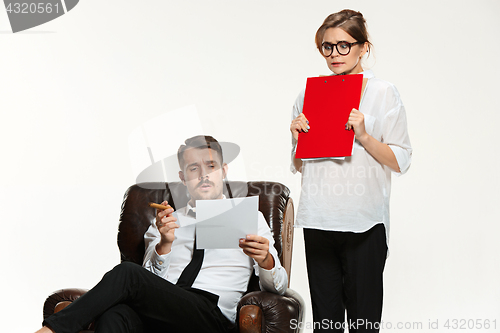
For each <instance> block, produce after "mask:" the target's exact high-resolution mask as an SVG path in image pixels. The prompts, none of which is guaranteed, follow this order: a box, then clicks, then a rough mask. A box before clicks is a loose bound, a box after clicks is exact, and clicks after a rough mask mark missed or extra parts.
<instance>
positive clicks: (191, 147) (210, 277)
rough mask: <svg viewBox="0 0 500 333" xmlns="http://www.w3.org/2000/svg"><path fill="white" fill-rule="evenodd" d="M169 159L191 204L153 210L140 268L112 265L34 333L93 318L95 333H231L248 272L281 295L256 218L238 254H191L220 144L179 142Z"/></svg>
mask: <svg viewBox="0 0 500 333" xmlns="http://www.w3.org/2000/svg"><path fill="white" fill-rule="evenodd" d="M177 157H178V160H179V165H180V167H181V171H180V172H179V177H180V179H181V180H182V182H183V184H184V185H185V186H186V187H187V191H188V193H189V195H190V197H191V199H190V201H189V203H188V205H187V207H184V208H181V209H178V210H177V211H176V212H175V213H174V211H173V209H172V208H168V209H165V210H162V211H158V212H157V217H156V221H155V223H154V224H152V225H151V226H150V228H149V229H148V231H147V232H146V234H145V235H144V238H145V243H146V254H145V257H144V264H143V266H144V268H145V269H144V268H142V267H140V266H138V265H135V264H133V263H128V262H124V263H121V264H119V265H118V266H116V267H115V268H114V269H113V270H111V271H110V272H108V273H107V274H106V275H104V277H103V279H102V280H101V282H99V283H98V284H97V285H96V286H95V287H94V288H92V289H91V290H90V291H89V292H87V293H86V294H85V295H83V296H82V297H80V298H79V299H78V300H76V301H75V302H73V303H72V304H71V305H69V306H68V307H67V308H65V309H64V310H62V311H60V312H58V313H56V314H54V315H52V316H51V317H49V318H48V319H47V320H45V321H44V323H43V325H44V327H43V328H42V329H40V330H39V331H37V333H38V332H40V333H41V332H47V333H48V332H51V331H53V332H56V333H66V332H68V333H70V332H75V333H76V332H79V331H80V330H82V329H83V328H84V327H85V326H86V325H88V323H90V322H91V321H93V320H95V319H96V318H97V322H96V332H104V333H113V332H147V333H149V332H162V333H164V332H233V331H235V330H236V324H235V318H236V306H237V304H238V301H239V299H240V298H241V296H242V295H243V293H244V292H245V291H246V288H247V285H248V281H249V278H250V276H251V273H252V268H255V270H256V274H257V275H259V277H260V283H261V286H262V288H263V289H264V290H267V291H270V292H274V293H278V294H284V293H285V291H286V286H287V284H288V277H287V275H286V272H285V270H284V268H283V267H282V266H281V264H280V262H279V260H278V256H277V252H276V250H275V248H274V246H273V244H274V241H273V238H272V236H271V232H270V230H269V227H268V225H267V223H266V221H265V219H264V217H263V216H262V214H260V213H259V220H258V234H257V235H247V237H246V238H245V239H240V248H241V249H207V250H204V251H201V250H197V249H195V247H194V245H195V240H194V237H195V224H194V223H193V222H194V220H193V218H194V217H192V215H194V214H195V211H196V200H208V199H224V195H223V181H224V178H225V177H226V174H227V170H228V166H227V164H226V163H224V160H223V154H222V148H221V146H220V144H219V143H218V142H217V140H215V139H214V138H212V137H210V136H196V137H193V138H190V139H187V140H186V141H185V145H182V146H181V147H180V148H179V150H178V153H177ZM162 204H163V205H165V206H166V205H168V202H166V201H164V202H163V203H162ZM178 220H182V221H183V223H182V225H183V227H182V228H181V227H179V224H178V223H176V222H177V221H178ZM190 220H191V221H190ZM186 222H187V223H186ZM189 222H191V223H189ZM235 223H237V222H235Z"/></svg>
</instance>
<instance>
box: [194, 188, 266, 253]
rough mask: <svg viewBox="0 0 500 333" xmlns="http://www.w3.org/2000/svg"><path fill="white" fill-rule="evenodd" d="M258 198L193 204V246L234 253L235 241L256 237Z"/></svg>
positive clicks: (237, 244)
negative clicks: (251, 236)
mask: <svg viewBox="0 0 500 333" xmlns="http://www.w3.org/2000/svg"><path fill="white" fill-rule="evenodd" d="M258 209H259V197H258V196H254V197H245V198H234V199H224V200H197V201H196V246H197V248H199V249H237V248H239V239H240V238H245V237H246V235H249V234H257V231H258V230H257V229H258V225H257V224H258V223H257V221H258Z"/></svg>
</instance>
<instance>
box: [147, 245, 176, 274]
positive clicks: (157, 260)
mask: <svg viewBox="0 0 500 333" xmlns="http://www.w3.org/2000/svg"><path fill="white" fill-rule="evenodd" d="M170 253H171V252H169V253H167V254H162V255H160V254H158V252H156V247H155V249H154V252H153V254H152V255H151V264H152V266H153V269H154V270H155V273H157V274H158V273H159V272H162V271H164V270H166V269H167V268H168V266H170Z"/></svg>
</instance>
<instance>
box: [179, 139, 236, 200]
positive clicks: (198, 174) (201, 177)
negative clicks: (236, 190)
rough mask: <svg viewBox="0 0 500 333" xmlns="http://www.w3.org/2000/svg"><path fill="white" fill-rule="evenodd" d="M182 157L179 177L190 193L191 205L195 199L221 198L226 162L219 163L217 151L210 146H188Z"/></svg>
mask: <svg viewBox="0 0 500 333" xmlns="http://www.w3.org/2000/svg"><path fill="white" fill-rule="evenodd" d="M183 157H184V167H183V170H182V171H179V177H180V179H181V180H182V182H183V183H184V185H186V186H187V190H188V192H189V194H190V195H191V201H190V203H191V205H192V206H194V205H195V204H196V200H209V199H222V190H223V180H224V178H225V177H226V173H227V164H225V163H224V165H221V163H220V156H219V153H218V152H217V151H215V150H212V149H210V148H203V149H198V148H189V149H187V150H186V151H185V152H184V156H183Z"/></svg>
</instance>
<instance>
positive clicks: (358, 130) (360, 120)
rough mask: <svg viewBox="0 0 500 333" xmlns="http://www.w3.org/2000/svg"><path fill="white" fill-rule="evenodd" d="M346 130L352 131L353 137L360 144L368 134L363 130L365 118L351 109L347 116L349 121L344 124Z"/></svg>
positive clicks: (357, 111)
mask: <svg viewBox="0 0 500 333" xmlns="http://www.w3.org/2000/svg"><path fill="white" fill-rule="evenodd" d="M346 129H347V130H349V131H350V130H351V129H353V130H354V135H355V136H356V139H358V141H359V142H362V141H363V139H364V138H365V137H366V135H367V134H368V133H366V130H365V116H364V115H363V114H362V113H361V112H360V111H359V110H356V109H352V111H351V113H350V114H349V120H348V121H347V124H346Z"/></svg>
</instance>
